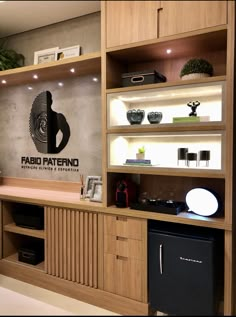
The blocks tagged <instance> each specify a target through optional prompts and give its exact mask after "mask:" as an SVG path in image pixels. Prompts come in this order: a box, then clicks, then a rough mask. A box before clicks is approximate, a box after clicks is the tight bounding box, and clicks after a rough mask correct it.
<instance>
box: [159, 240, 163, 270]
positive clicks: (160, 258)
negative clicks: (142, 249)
mask: <svg viewBox="0 0 236 317" xmlns="http://www.w3.org/2000/svg"><path fill="white" fill-rule="evenodd" d="M159 263H160V273H161V274H162V273H163V267H162V244H160V246H159Z"/></svg>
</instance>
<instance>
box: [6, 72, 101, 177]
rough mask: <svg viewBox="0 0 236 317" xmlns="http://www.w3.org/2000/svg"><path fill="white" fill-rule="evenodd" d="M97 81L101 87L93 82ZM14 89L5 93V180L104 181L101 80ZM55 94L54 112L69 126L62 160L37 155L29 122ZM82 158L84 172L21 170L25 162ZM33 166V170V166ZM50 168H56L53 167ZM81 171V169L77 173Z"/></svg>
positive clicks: (71, 80) (73, 80)
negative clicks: (37, 104) (39, 103)
mask: <svg viewBox="0 0 236 317" xmlns="http://www.w3.org/2000/svg"><path fill="white" fill-rule="evenodd" d="M95 75H96V77H98V82H94V81H93V80H92V79H93V77H94V76H95ZM63 84H64V85H63V87H60V86H59V85H58V82H57V81H53V82H43V83H38V84H34V85H33V86H32V87H33V89H32V90H29V89H28V86H27V85H24V86H17V87H9V88H5V89H4V90H1V92H0V113H1V116H0V127H1V129H0V149H1V158H0V168H1V170H2V176H9V177H23V178H40V179H54V180H64V181H79V174H80V173H82V174H84V176H85V177H86V176H88V175H101V173H102V166H101V164H102V163H101V157H102V149H101V148H102V145H101V144H102V140H101V95H100V94H101V85H100V75H99V74H94V75H89V76H81V77H78V78H75V79H67V80H64V81H63ZM45 90H49V91H50V92H51V93H52V98H53V104H52V109H53V110H54V111H56V112H59V113H62V114H63V115H64V116H65V117H66V120H67V122H68V124H69V126H70V133H71V135H70V139H69V142H68V144H67V145H66V147H65V148H64V149H63V150H62V151H61V152H60V153H58V154H41V153H39V152H38V151H37V149H36V147H35V145H34V143H33V141H32V139H31V136H30V132H29V116H30V111H31V106H32V103H33V101H34V99H35V97H36V96H37V95H38V94H39V93H40V92H42V91H45ZM23 156H24V157H40V158H42V159H43V158H45V157H48V158H50V157H52V158H77V159H79V171H59V170H58V168H57V169H56V170H54V169H53V170H39V168H37V169H35V168H34V167H35V165H32V166H31V167H32V168H24V169H23V168H22V167H21V157H23ZM28 166H30V165H29V164H28ZM50 166H51V165H50ZM77 169H78V168H77Z"/></svg>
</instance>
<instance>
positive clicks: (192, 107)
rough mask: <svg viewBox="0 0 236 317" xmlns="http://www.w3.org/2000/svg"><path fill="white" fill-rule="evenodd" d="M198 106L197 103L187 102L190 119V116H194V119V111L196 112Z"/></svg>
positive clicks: (195, 114)
mask: <svg viewBox="0 0 236 317" xmlns="http://www.w3.org/2000/svg"><path fill="white" fill-rule="evenodd" d="M199 105H200V102H199V101H190V102H188V103H187V106H188V107H191V110H192V111H191V112H190V113H189V116H190V117H191V116H194V117H196V116H197V112H196V110H197V107H198V106H199Z"/></svg>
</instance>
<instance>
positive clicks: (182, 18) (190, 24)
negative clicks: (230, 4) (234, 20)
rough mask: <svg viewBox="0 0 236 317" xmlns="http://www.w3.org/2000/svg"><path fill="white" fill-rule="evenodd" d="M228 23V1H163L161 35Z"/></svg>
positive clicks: (160, 21) (160, 16)
mask: <svg viewBox="0 0 236 317" xmlns="http://www.w3.org/2000/svg"><path fill="white" fill-rule="evenodd" d="M226 23H227V1H161V10H159V34H158V36H159V37H164V36H168V35H176V34H180V33H184V32H190V31H195V30H199V29H204V28H208V27H213V26H218V25H222V24H226Z"/></svg>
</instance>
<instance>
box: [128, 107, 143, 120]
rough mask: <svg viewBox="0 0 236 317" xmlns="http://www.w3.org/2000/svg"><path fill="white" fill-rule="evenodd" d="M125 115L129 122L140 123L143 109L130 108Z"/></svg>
mask: <svg viewBox="0 0 236 317" xmlns="http://www.w3.org/2000/svg"><path fill="white" fill-rule="evenodd" d="M126 115H127V119H128V121H129V123H130V124H141V123H142V121H143V119H144V115H145V111H144V110H140V109H138V110H135V109H132V110H128V111H127V113H126Z"/></svg>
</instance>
